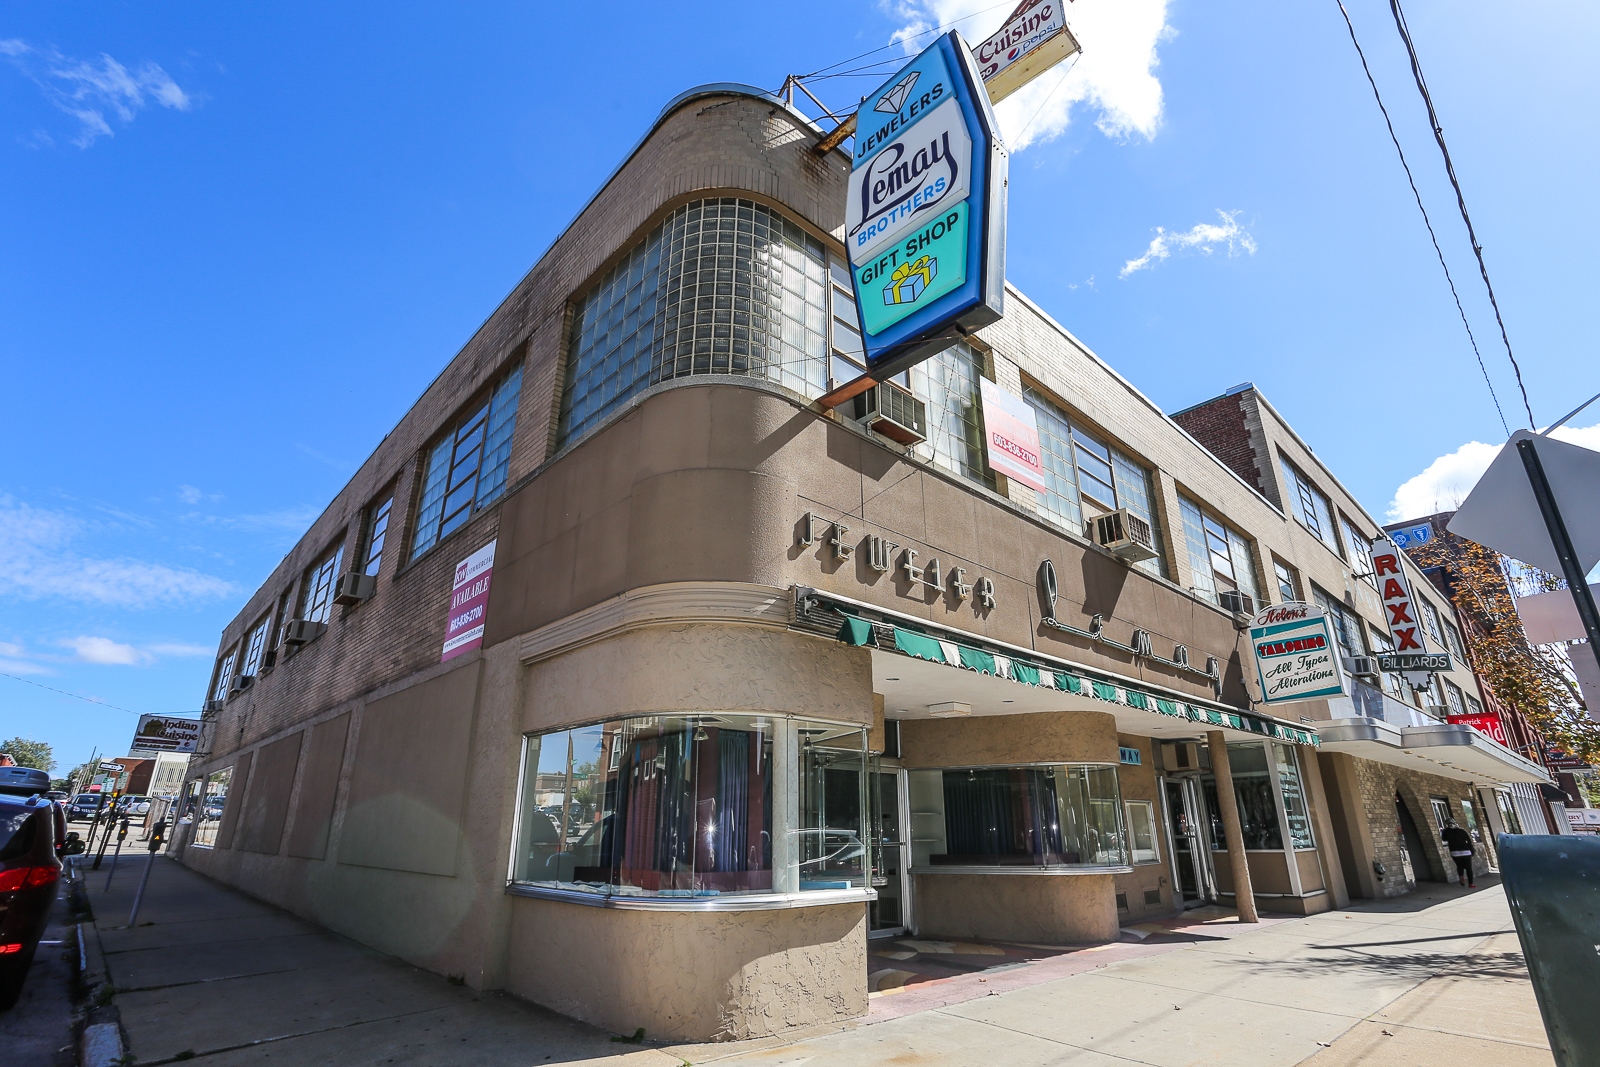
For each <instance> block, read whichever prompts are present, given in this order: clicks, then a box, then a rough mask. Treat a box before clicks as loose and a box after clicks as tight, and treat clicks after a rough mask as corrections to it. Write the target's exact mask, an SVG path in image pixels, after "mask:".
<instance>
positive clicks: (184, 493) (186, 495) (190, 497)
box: [178, 485, 205, 504]
mask: <svg viewBox="0 0 1600 1067" xmlns="http://www.w3.org/2000/svg"><path fill="white" fill-rule="evenodd" d="M178 499H179V500H181V501H183V502H184V503H185V504H198V503H200V501H202V500H204V499H205V494H204V493H202V492H201V491H200V490H198V489H196V488H195V487H194V486H192V485H180V486H178Z"/></svg>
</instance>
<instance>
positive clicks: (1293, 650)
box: [1250, 603, 1344, 704]
mask: <svg viewBox="0 0 1600 1067" xmlns="http://www.w3.org/2000/svg"><path fill="white" fill-rule="evenodd" d="M1250 644H1251V646H1252V647H1254V649H1255V654H1256V672H1257V675H1258V676H1259V677H1260V679H1261V702H1262V703H1263V704H1286V703H1288V702H1289V701H1291V700H1311V699H1314V698H1316V697H1336V696H1343V695H1344V678H1343V675H1342V673H1341V672H1340V670H1339V663H1338V660H1337V659H1335V657H1336V656H1337V655H1338V646H1337V645H1335V644H1334V642H1333V640H1332V634H1331V633H1330V632H1329V630H1328V619H1327V615H1326V614H1325V613H1324V612H1323V610H1322V609H1321V608H1319V607H1317V606H1316V605H1314V604H1296V603H1286V604H1274V605H1273V606H1272V607H1270V608H1266V609H1264V610H1262V611H1261V612H1259V613H1257V615H1256V617H1255V618H1254V619H1252V620H1251V621H1250Z"/></svg>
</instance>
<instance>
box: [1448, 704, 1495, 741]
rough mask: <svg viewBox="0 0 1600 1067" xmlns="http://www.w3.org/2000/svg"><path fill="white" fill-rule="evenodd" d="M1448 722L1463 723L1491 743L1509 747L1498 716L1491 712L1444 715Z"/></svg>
mask: <svg viewBox="0 0 1600 1067" xmlns="http://www.w3.org/2000/svg"><path fill="white" fill-rule="evenodd" d="M1445 718H1446V720H1448V721H1450V722H1457V723H1464V724H1465V725H1467V726H1470V727H1472V728H1473V729H1474V730H1476V731H1478V732H1479V733H1480V734H1482V735H1483V736H1484V737H1487V738H1488V739H1489V740H1491V741H1498V742H1499V743H1500V744H1502V745H1505V746H1506V747H1507V748H1510V747H1511V746H1510V745H1509V744H1508V743H1507V742H1506V728H1505V725H1504V724H1503V723H1501V721H1500V716H1499V715H1498V714H1497V713H1495V712H1492V711H1481V712H1478V713H1477V714H1475V715H1466V714H1462V715H1446V716H1445Z"/></svg>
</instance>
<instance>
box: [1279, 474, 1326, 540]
mask: <svg viewBox="0 0 1600 1067" xmlns="http://www.w3.org/2000/svg"><path fill="white" fill-rule="evenodd" d="M1278 462H1279V463H1280V464H1281V465H1282V467H1283V480H1284V484H1285V485H1287V486H1288V488H1289V500H1288V505H1289V510H1290V511H1291V512H1292V513H1293V514H1294V517H1295V518H1297V519H1299V520H1300V525H1302V526H1304V527H1305V528H1306V529H1308V530H1310V531H1311V532H1312V533H1313V534H1315V535H1316V536H1317V539H1318V540H1319V541H1321V542H1322V543H1323V544H1325V545H1327V546H1328V547H1329V548H1331V549H1333V551H1334V552H1338V551H1339V535H1338V534H1337V533H1336V532H1334V528H1333V506H1332V505H1331V504H1329V503H1328V498H1327V497H1326V496H1324V495H1323V494H1322V490H1320V489H1318V488H1317V487H1316V486H1314V485H1312V484H1311V481H1310V479H1308V478H1307V477H1306V476H1305V475H1304V474H1301V473H1300V469H1299V468H1298V467H1296V466H1295V465H1294V464H1293V463H1290V462H1289V461H1288V460H1287V459H1286V458H1284V457H1283V456H1281V455H1280V456H1279V457H1278Z"/></svg>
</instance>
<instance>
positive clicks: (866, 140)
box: [845, 32, 1006, 381]
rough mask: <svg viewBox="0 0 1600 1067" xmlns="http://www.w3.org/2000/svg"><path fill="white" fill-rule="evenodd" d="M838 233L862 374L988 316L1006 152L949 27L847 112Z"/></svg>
mask: <svg viewBox="0 0 1600 1067" xmlns="http://www.w3.org/2000/svg"><path fill="white" fill-rule="evenodd" d="M856 115H857V118H856V131H855V136H856V140H855V149H854V151H853V153H852V155H851V171H850V181H849V199H848V201H847V203H846V205H845V244H846V246H847V248H848V249H849V253H850V270H851V276H852V279H853V281H854V290H855V298H856V310H857V312H858V313H859V316H860V320H861V326H862V331H863V341H864V344H865V349H866V357H867V373H868V374H869V375H871V376H872V377H873V378H874V379H876V380H878V381H882V380H884V379H885V378H887V377H889V376H890V375H893V374H898V373H899V372H900V371H902V370H904V369H906V368H907V367H909V366H911V365H912V364H914V363H918V362H920V361H922V360H924V359H927V358H928V357H929V356H932V355H934V354H935V353H937V352H939V351H940V350H941V349H943V348H947V347H949V346H950V345H951V344H954V343H955V342H956V341H957V340H958V339H959V338H960V337H961V336H962V335H963V334H966V333H971V332H972V331H974V330H977V329H980V328H981V327H984V326H987V325H989V324H990V323H992V322H995V321H996V320H998V319H999V318H1000V316H1001V312H1002V310H1003V308H1004V292H1005V217H1006V210H1005V203H1006V201H1005V195H1006V194H1005V188H1006V152H1005V148H1004V147H1003V146H1002V145H1001V143H1000V138H999V130H998V126H997V125H996V123H995V119H994V109H993V108H992V107H991V106H990V103H989V96H988V93H987V92H986V91H985V90H984V87H983V81H982V79H981V78H980V77H979V76H978V70H977V66H976V64H975V63H974V61H973V58H972V53H971V52H969V51H968V50H967V46H966V44H965V42H963V41H962V40H961V37H960V35H959V34H957V33H955V32H951V33H949V34H946V35H945V36H943V37H940V38H939V39H938V40H936V41H934V43H933V44H932V45H931V46H929V47H928V49H927V50H926V51H924V52H922V54H920V55H918V56H917V57H916V58H915V59H913V60H912V61H911V62H910V63H908V64H906V65H905V66H904V67H902V68H901V69H900V70H899V71H898V72H896V73H895V74H894V75H892V76H891V77H890V78H889V80H888V81H886V82H885V83H884V84H882V85H880V86H879V87H878V88H877V89H876V90H875V91H873V92H872V93H869V94H868V95H867V97H866V99H865V101H864V102H863V103H862V105H861V107H860V109H859V110H858V111H857V112H856Z"/></svg>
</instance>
